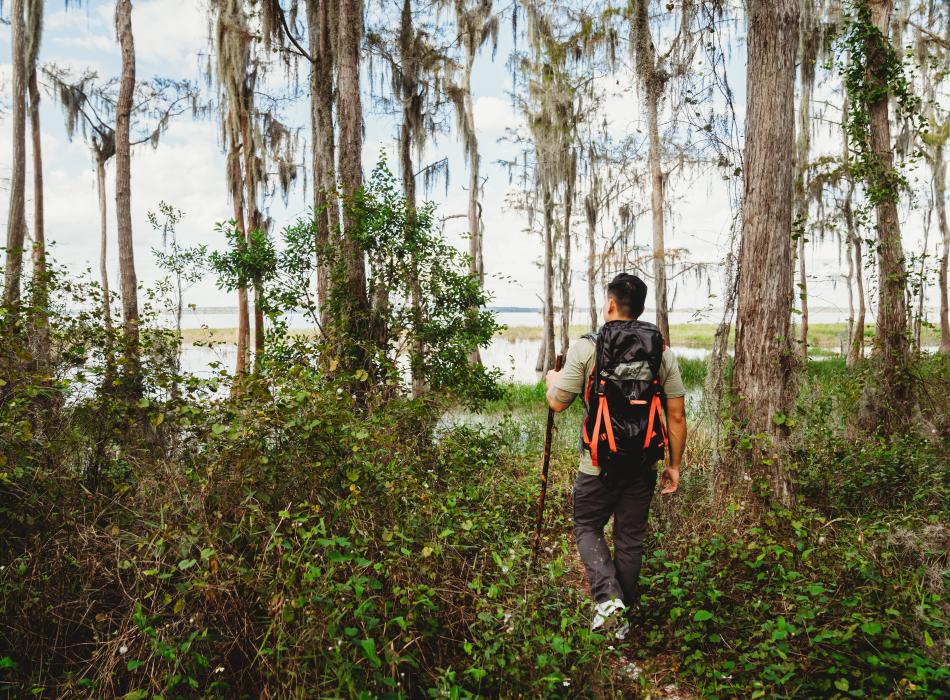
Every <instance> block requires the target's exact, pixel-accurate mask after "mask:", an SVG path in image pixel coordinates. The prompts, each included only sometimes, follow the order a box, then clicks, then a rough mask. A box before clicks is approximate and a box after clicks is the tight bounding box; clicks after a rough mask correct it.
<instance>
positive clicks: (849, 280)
mask: <svg viewBox="0 0 950 700" xmlns="http://www.w3.org/2000/svg"><path fill="white" fill-rule="evenodd" d="M851 247H852V246H851V236H849V235H845V241H844V248H845V256H846V257H847V259H848V263H847V267H846V268H845V270H846V272H845V275H844V279H845V283H846V284H847V285H848V329H847V333H846V335H845V339H844V341H843V342H842V343H841V355H842V356H843V357H845V358H847V357H848V349H849V348H850V347H851V339H852V338H853V337H854V255H853V254H852V252H851ZM838 258H839V260H840V258H841V239H840V238H839V239H838Z"/></svg>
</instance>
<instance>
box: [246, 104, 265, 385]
mask: <svg viewBox="0 0 950 700" xmlns="http://www.w3.org/2000/svg"><path fill="white" fill-rule="evenodd" d="M251 100H252V102H251V104H250V105H248V106H247V108H246V109H244V108H243V107H242V112H243V115H242V119H241V142H242V144H243V149H242V150H243V153H244V192H245V193H244V208H245V210H246V218H245V222H246V224H247V231H246V232H245V240H246V241H247V245H249V246H251V245H253V236H254V235H255V234H256V233H258V232H260V231H261V227H262V225H263V224H262V222H261V212H260V210H259V209H258V208H257V194H258V179H257V167H256V163H255V160H256V157H257V143H256V141H255V137H254V134H253V133H252V131H251V129H252V125H251V124H250V119H251V116H250V115H251V112H252V110H253V97H252V98H251ZM251 287H252V288H253V290H254V368H255V369H256V368H257V366H258V363H259V362H260V360H261V357H262V356H263V354H264V310H263V306H262V304H263V294H264V290H263V289H262V288H261V281H260V279H258V278H254V279H252V280H251Z"/></svg>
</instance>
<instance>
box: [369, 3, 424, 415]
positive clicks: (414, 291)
mask: <svg viewBox="0 0 950 700" xmlns="http://www.w3.org/2000/svg"><path fill="white" fill-rule="evenodd" d="M403 6H404V8H408V7H409V2H408V0H406V2H405V3H404V5H403ZM407 17H408V18H410V21H411V17H412V15H411V13H409V11H408V9H406V10H405V11H404V12H403V18H404V19H406V18H407ZM410 29H411V28H410ZM410 99H411V97H410ZM409 109H410V107H409V104H408V101H407V102H406V103H405V107H404V112H403V123H402V128H401V129H400V137H399V161H400V166H401V169H402V187H403V194H405V196H406V205H407V209H408V210H409V215H410V216H415V212H416V175H415V171H414V169H413V167H412V133H411V131H410V127H409V118H410V117H409V114H408V111H409ZM410 265H411V267H412V279H411V280H409V285H410V289H411V297H412V298H411V299H410V302H411V304H412V316H413V322H414V323H415V325H416V327H418V326H419V325H420V324H421V323H422V288H421V286H420V284H419V271H418V267H417V261H416V256H415V254H414V253H413V254H412V260H411V261H410ZM378 291H379V292H381V293H383V294H386V296H387V303H388V290H386V289H385V287H384V286H383V285H382V284H380V288H379V290H378ZM414 345H415V347H414V352H415V354H416V358H415V360H414V361H413V362H411V371H412V396H413V398H418V397H419V396H421V395H422V394H424V393H425V388H426V387H425V376H424V372H423V358H424V356H425V345H424V344H423V342H422V340H421V339H418V338H417V339H416V341H415V343H414Z"/></svg>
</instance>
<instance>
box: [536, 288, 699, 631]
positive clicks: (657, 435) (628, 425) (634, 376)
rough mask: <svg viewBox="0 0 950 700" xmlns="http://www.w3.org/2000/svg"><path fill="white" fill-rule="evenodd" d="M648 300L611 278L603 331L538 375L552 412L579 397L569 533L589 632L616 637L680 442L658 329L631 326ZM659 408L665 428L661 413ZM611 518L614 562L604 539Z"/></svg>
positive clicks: (681, 391) (668, 354) (671, 362)
mask: <svg viewBox="0 0 950 700" xmlns="http://www.w3.org/2000/svg"><path fill="white" fill-rule="evenodd" d="M646 296H647V286H646V284H645V283H644V282H643V280H641V279H640V278H639V277H636V276H635V275H630V274H626V273H621V274H619V275H617V276H616V277H614V279H613V280H612V281H611V282H610V284H609V285H608V286H607V300H606V303H605V307H604V322H605V323H604V325H603V326H601V328H600V330H599V331H598V333H597V334H596V335H595V334H588V335H585V336H584V337H583V338H581V339H580V340H579V341H577V342H575V343H574V344H572V345H571V348H570V350H569V351H568V353H567V357H566V358H565V363H564V368H563V369H562V370H561V371H560V372H557V371H554V370H552V371H550V372H548V374H547V377H546V381H547V387H548V390H547V401H548V405H549V406H550V407H551V408H552V409H553V410H555V411H558V412H560V411H563V410H565V409H566V408H567V407H568V406H570V405H571V403H572V402H573V401H574V399H575V398H576V397H577V396H578V395H583V396H584V398H583V401H584V404H585V407H586V409H587V410H586V415H585V417H584V421H583V423H582V426H581V439H580V442H581V451H580V468H579V473H578V475H577V480H576V481H575V482H574V536H575V539H576V540H577V549H578V552H579V553H580V557H581V559H582V560H583V562H584V568H585V569H586V570H587V581H588V583H589V584H590V590H591V595H592V596H593V598H594V602H595V607H594V619H593V623H592V625H591V629H594V630H597V629H601V630H603V631H613V632H614V634H615V635H616V637H617V638H619V639H623V638H624V637H625V636H626V633H627V631H628V629H629V618H630V614H631V613H632V612H633V610H634V608H635V606H636V605H637V600H638V590H637V588H638V579H639V576H640V564H641V561H642V559H643V540H644V537H645V535H646V524H647V516H648V514H649V511H650V501H651V500H652V498H653V491H654V489H655V487H656V482H657V464H658V461H659V460H660V459H662V458H663V455H664V452H665V451H668V453H667V457H666V461H665V466H664V468H663V472H662V474H661V475H660V479H659V481H660V493H661V494H670V493H673V492H674V491H676V489H677V487H678V486H679V479H680V476H679V470H680V464H681V460H682V457H683V449H684V447H685V445H686V412H685V399H684V396H685V395H686V389H685V387H684V386H683V379H682V377H681V376H680V370H679V365H678V364H677V362H676V356H675V355H674V354H673V351H672V350H670V349H669V348H667V347H666V345H665V343H664V342H663V338H662V335H661V334H660V332H659V330H658V329H657V327H656V326H654V325H653V324H650V323H646V322H642V321H639V320H637V319H638V318H639V317H640V314H642V313H643V308H644V304H645V302H646ZM598 363H600V364H599V366H598ZM595 373H596V374H595ZM664 403H665V413H666V425H664V424H663V420H662V417H661V416H660V413H661V410H660V409H661V407H663V404H664ZM611 516H613V519H614V531H613V532H614V536H613V539H614V553H613V556H612V557H611V552H610V548H609V547H608V546H607V542H606V540H605V539H604V526H605V525H606V524H607V521H608V520H609V519H610V517H611Z"/></svg>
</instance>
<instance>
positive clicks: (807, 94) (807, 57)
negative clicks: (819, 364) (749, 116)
mask: <svg viewBox="0 0 950 700" xmlns="http://www.w3.org/2000/svg"><path fill="white" fill-rule="evenodd" d="M800 11H801V12H800V15H799V25H798V51H799V55H798V59H799V72H798V74H799V85H800V91H799V96H798V114H797V116H798V127H797V129H796V135H795V199H794V205H793V216H794V219H793V221H794V225H793V230H794V232H795V234H796V237H797V241H796V240H795V238H793V239H792V241H791V245H792V246H794V248H793V250H792V259H793V260H794V261H795V262H797V263H798V298H799V300H800V301H801V327H800V335H799V341H798V351H799V353H800V354H801V357H802V360H803V361H804V360H807V359H808V276H807V271H806V269H805V242H806V237H807V233H808V190H807V187H806V186H807V174H808V158H809V156H810V154H811V101H812V96H813V94H814V85H815V66H816V63H817V59H818V48H819V43H820V42H819V38H820V34H821V26H820V20H819V19H818V18H816V10H815V3H814V0H802V1H801V2H800ZM793 288H794V273H793ZM793 294H794V289H793Z"/></svg>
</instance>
